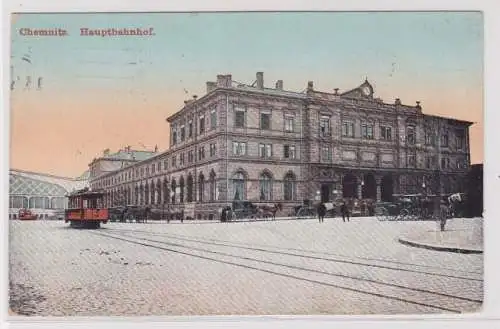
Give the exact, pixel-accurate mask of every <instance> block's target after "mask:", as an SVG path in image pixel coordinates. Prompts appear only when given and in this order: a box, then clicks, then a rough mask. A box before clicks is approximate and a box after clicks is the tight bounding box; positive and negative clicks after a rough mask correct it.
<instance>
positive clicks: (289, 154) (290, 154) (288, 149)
mask: <svg viewBox="0 0 500 329" xmlns="http://www.w3.org/2000/svg"><path fill="white" fill-rule="evenodd" d="M283 157H284V158H285V159H295V158H296V153H295V146H294V145H285V146H284V148H283Z"/></svg>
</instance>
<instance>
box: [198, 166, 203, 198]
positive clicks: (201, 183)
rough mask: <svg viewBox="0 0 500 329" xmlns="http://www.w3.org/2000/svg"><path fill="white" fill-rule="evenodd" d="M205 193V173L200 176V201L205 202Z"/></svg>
mask: <svg viewBox="0 0 500 329" xmlns="http://www.w3.org/2000/svg"><path fill="white" fill-rule="evenodd" d="M204 193H205V177H204V176H203V173H200V176H198V201H199V202H203V194H204Z"/></svg>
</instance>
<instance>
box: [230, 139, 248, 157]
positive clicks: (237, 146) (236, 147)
mask: <svg viewBox="0 0 500 329" xmlns="http://www.w3.org/2000/svg"><path fill="white" fill-rule="evenodd" d="M246 148H247V143H245V142H233V155H237V156H241V155H246V152H247V151H246Z"/></svg>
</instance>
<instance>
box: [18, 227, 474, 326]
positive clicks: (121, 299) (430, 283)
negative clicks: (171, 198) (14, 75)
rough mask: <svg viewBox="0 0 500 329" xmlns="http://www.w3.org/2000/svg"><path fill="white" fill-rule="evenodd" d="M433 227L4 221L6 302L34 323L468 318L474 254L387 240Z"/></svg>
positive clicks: (470, 309)
mask: <svg viewBox="0 0 500 329" xmlns="http://www.w3.org/2000/svg"><path fill="white" fill-rule="evenodd" d="M462 221H463V220H462ZM435 226H436V223H434V222H424V221H422V222H380V221H377V220H376V219H374V218H354V219H353V220H352V221H351V222H348V223H343V222H342V220H341V219H340V220H339V219H338V218H337V219H326V220H325V222H324V223H321V224H320V223H318V221H317V220H283V221H267V222H245V223H218V222H205V223H190V222H184V224H180V223H171V224H159V223H154V224H149V223H148V224H135V223H134V224H132V223H130V224H128V223H127V224H125V223H108V224H106V225H103V228H102V229H100V230H77V229H70V228H69V225H68V224H65V223H64V222H61V221H33V222H19V221H11V222H10V287H11V303H10V306H11V308H12V310H13V311H14V312H16V313H18V314H24V315H41V316H74V315H77V316H107V315H115V316H130V315H138V316H139V315H141V316H144V315H230V314H240V315H260V314H290V315H292V314H293V315H299V314H310V315H313V314H415V313H460V312H473V311H477V310H479V308H480V307H481V302H482V299H483V255H482V254H459V253H452V252H442V251H433V250H427V249H421V248H415V247H410V246H406V245H403V244H401V243H399V242H398V237H400V236H401V235H404V234H408V233H411V232H415V231H417V230H430V229H435Z"/></svg>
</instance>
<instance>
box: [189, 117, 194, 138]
mask: <svg viewBox="0 0 500 329" xmlns="http://www.w3.org/2000/svg"><path fill="white" fill-rule="evenodd" d="M188 127H189V128H188V134H189V135H188V136H189V138H191V137H193V121H189V125H188Z"/></svg>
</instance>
